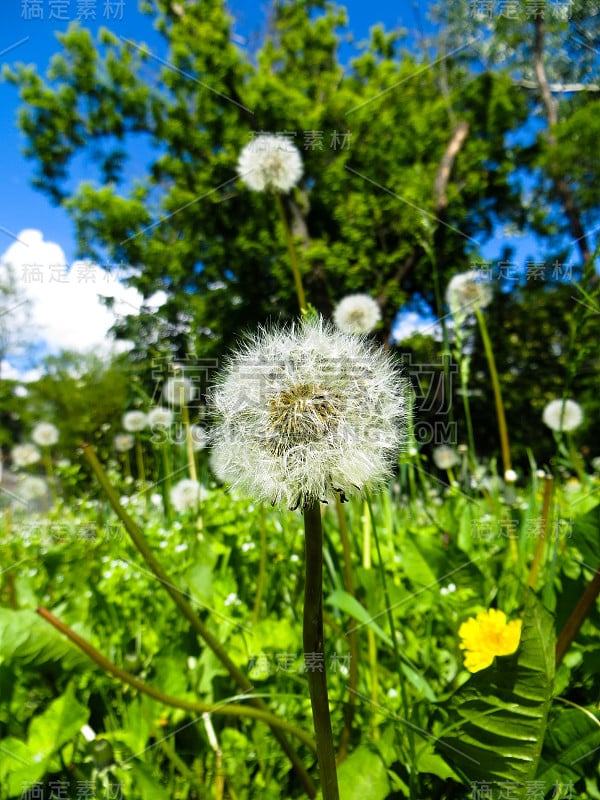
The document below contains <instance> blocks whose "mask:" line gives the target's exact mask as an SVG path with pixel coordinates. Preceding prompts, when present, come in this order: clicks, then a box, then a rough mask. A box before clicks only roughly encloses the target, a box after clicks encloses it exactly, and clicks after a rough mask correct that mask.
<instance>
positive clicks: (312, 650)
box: [302, 500, 340, 800]
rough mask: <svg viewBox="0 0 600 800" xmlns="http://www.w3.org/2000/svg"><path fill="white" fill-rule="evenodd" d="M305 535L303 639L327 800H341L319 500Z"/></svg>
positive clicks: (306, 517)
mask: <svg viewBox="0 0 600 800" xmlns="http://www.w3.org/2000/svg"><path fill="white" fill-rule="evenodd" d="M304 532H305V537H304V542H305V554H306V580H305V583H304V624H303V636H302V639H303V645H304V661H305V666H306V674H307V677H308V689H309V692H310V703H311V706H312V712H313V724H314V728H315V736H316V741H317V758H318V761H319V771H320V773H321V791H322V794H323V800H339V796H340V794H339V789H338V782H337V772H336V766H335V750H334V747H333V733H332V730H331V716H330V713H329V697H328V695H327V671H326V668H325V648H324V646H323V528H322V525H321V508H320V504H319V501H318V500H313V501H312V502H311V503H310V504H309V505H308V506H307V508H306V509H305V510H304Z"/></svg>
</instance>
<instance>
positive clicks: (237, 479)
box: [212, 319, 408, 508]
mask: <svg viewBox="0 0 600 800" xmlns="http://www.w3.org/2000/svg"><path fill="white" fill-rule="evenodd" d="M212 399H213V403H214V406H215V409H216V411H217V414H218V415H219V416H220V420H221V421H220V423H219V425H218V426H217V427H216V428H215V430H214V433H213V457H212V461H213V463H215V464H216V465H218V466H217V468H218V469H219V471H220V472H221V473H222V474H223V475H224V476H226V477H227V479H228V481H229V482H230V483H232V484H233V485H235V486H239V487H240V488H242V489H243V490H245V491H247V492H248V493H249V494H250V495H251V496H255V497H257V498H260V499H262V500H268V501H270V502H271V503H272V504H275V503H279V502H285V503H286V504H287V505H288V506H289V507H291V508H297V507H298V506H305V505H306V504H307V503H309V502H311V501H318V500H321V501H323V502H325V501H327V500H328V499H333V498H335V496H336V495H338V496H339V497H340V499H341V500H342V501H343V500H345V499H346V496H347V495H349V494H351V493H352V492H354V491H356V490H359V491H360V489H362V488H363V487H364V486H366V485H367V484H375V485H376V484H380V483H381V482H382V481H383V480H384V479H385V478H386V477H387V476H388V475H389V470H390V465H391V463H392V462H393V459H394V457H395V456H396V455H397V452H398V450H399V448H400V445H401V444H402V443H403V431H404V425H405V422H406V419H407V417H408V407H407V406H408V403H407V387H406V383H405V381H404V380H403V379H402V378H401V377H400V376H399V374H398V371H397V370H396V368H395V366H394V365H393V362H392V360H391V358H390V357H389V355H388V354H387V353H384V352H383V351H382V350H380V349H377V348H374V347H372V346H370V345H369V344H368V343H367V342H365V341H364V340H363V339H360V338H358V337H356V336H354V335H351V334H346V333H342V332H339V331H337V330H335V328H334V327H333V326H332V325H330V324H329V323H326V322H324V321H323V320H322V319H317V320H315V319H312V320H309V319H305V320H302V321H301V322H300V323H298V324H296V325H294V326H292V327H291V328H290V329H287V330H272V331H270V330H264V329H263V330H260V331H259V333H258V334H256V335H255V336H254V337H252V338H250V339H249V340H248V341H247V343H246V344H245V345H244V346H243V348H242V349H241V350H240V351H239V352H238V353H237V354H236V355H235V356H234V357H233V358H232V359H231V361H230V363H229V365H228V368H227V369H226V370H225V372H224V374H223V375H222V377H221V380H220V383H219V384H218V386H217V388H216V390H215V391H214V392H213V397H212Z"/></svg>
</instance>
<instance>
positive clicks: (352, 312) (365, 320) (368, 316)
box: [333, 294, 381, 334]
mask: <svg viewBox="0 0 600 800" xmlns="http://www.w3.org/2000/svg"><path fill="white" fill-rule="evenodd" d="M380 319H381V310H380V308H379V304H378V303H377V301H376V300H373V298H372V297H370V296H369V295H368V294H349V295H348V296H347V297H344V298H343V300H340V302H339V303H338V304H337V306H336V307H335V309H334V311H333V321H334V322H335V324H336V325H337V327H338V328H339V329H340V330H341V331H344V332H345V333H356V334H362V333H371V331H372V330H373V328H374V327H375V326H376V325H377V323H378V322H379V320H380Z"/></svg>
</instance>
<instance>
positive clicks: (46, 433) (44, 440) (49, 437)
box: [31, 422, 58, 447]
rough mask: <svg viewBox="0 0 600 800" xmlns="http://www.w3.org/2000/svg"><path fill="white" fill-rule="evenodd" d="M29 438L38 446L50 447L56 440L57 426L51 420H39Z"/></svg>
mask: <svg viewBox="0 0 600 800" xmlns="http://www.w3.org/2000/svg"><path fill="white" fill-rule="evenodd" d="M31 438H32V439H33V441H34V442H35V443H36V444H37V445H39V446H40V447H51V446H52V445H53V444H56V443H57V442H58V428H57V427H56V425H53V424H52V423H51V422H39V423H38V424H37V425H36V426H35V428H34V429H33V431H32V433H31Z"/></svg>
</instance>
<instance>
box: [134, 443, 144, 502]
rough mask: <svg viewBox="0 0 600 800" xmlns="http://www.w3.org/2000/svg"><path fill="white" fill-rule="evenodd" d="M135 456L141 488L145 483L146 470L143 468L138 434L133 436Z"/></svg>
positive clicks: (142, 455)
mask: <svg viewBox="0 0 600 800" xmlns="http://www.w3.org/2000/svg"><path fill="white" fill-rule="evenodd" d="M135 457H136V460H137V469H138V480H139V482H140V484H141V485H142V489H143V488H144V486H145V483H146V470H145V469H144V453H143V451H142V443H141V441H140V438H139V436H136V437H135Z"/></svg>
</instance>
